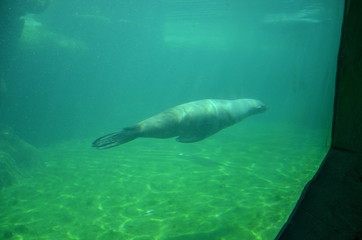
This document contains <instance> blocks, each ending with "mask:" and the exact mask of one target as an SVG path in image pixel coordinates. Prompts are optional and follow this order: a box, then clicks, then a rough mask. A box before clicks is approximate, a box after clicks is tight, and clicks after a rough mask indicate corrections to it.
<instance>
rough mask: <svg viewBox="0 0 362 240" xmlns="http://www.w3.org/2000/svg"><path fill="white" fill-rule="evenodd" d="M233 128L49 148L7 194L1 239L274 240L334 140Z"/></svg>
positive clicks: (2, 200) (0, 207)
mask: <svg viewBox="0 0 362 240" xmlns="http://www.w3.org/2000/svg"><path fill="white" fill-rule="evenodd" d="M234 131H236V130H228V131H226V132H224V133H219V134H218V135H216V136H214V137H211V138H209V139H207V140H204V141H202V142H199V143H193V144H180V143H177V142H175V141H174V140H172V139H167V140H158V139H138V140H135V141H134V142H130V143H127V144H125V145H123V146H119V147H116V148H112V149H107V150H96V149H92V148H91V147H90V142H92V139H84V140H73V141H69V142H64V143H62V144H58V145H56V146H52V147H48V148H46V149H42V151H43V153H44V156H45V160H46V167H45V168H43V169H41V170H40V171H38V172H37V173H36V174H35V176H34V177H32V178H27V179H25V180H24V181H23V182H21V183H20V184H18V185H16V186H13V187H10V188H7V189H5V190H3V191H2V192H1V196H0V239H26V240H28V239H29V240H31V239H34V240H41V239H51V240H57V239H60V240H64V239H80V240H91V239H97V240H98V239H99V240H100V239H104V240H113V239H127V240H128V239H130V240H141V239H142V240H156V239H157V240H176V239H177V240H183V239H184V240H221V239H222V240H240V239H274V237H275V236H276V234H277V233H278V232H279V230H280V228H281V227H282V226H283V224H284V223H285V221H286V220H287V218H288V216H289V214H290V212H291V211H292V209H293V207H294V205H295V203H296V201H297V200H298V198H299V195H300V193H301V191H302V190H303V187H304V186H305V184H306V183H307V182H308V181H309V180H310V179H311V178H312V176H313V175H314V174H315V172H316V170H317V169H318V167H319V165H320V163H321V162H322V160H323V158H324V156H325V154H326V152H327V150H328V148H329V147H328V144H327V143H326V141H325V140H323V139H324V138H323V137H321V136H320V133H318V132H312V131H307V132H306V131H305V130H303V129H299V130H298V129H273V130H270V131H269V132H267V133H266V132H265V131H261V130H260V131H253V132H252V133H253V134H249V135H248V134H243V135H241V136H239V135H237V134H235V133H234Z"/></svg>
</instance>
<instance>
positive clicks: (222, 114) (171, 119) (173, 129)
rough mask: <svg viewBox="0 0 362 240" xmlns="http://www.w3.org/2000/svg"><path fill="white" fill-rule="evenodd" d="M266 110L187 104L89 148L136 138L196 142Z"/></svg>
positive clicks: (227, 103)
mask: <svg viewBox="0 0 362 240" xmlns="http://www.w3.org/2000/svg"><path fill="white" fill-rule="evenodd" d="M265 110H266V106H265V104H264V103H262V102H261V101H259V100H255V99H236V100H223V99H204V100H198V101H194V102H188V103H184V104H181V105H178V106H175V107H173V108H170V109H168V110H166V111H164V112H161V113H159V114H157V115H154V116H153V117H150V118H148V119H146V120H143V121H141V122H139V123H137V124H135V125H133V126H130V127H126V128H123V129H122V130H121V131H120V132H116V133H111V134H107V135H105V136H103V137H100V138H98V139H97V140H95V141H94V142H93V144H92V146H93V147H95V148H98V149H105V148H110V147H114V146H117V145H120V144H124V143H127V142H129V141H132V140H134V139H136V138H139V137H143V138H171V137H177V138H176V140H177V141H178V142H182V143H191V142H197V141H201V140H203V139H205V138H207V137H209V136H211V135H213V134H215V133H217V132H218V131H220V130H222V129H224V128H226V127H229V126H231V125H233V124H235V123H237V122H240V121H241V120H242V119H244V118H246V117H248V116H251V115H254V114H257V113H262V112H264V111H265Z"/></svg>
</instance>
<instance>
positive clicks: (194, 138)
mask: <svg viewBox="0 0 362 240" xmlns="http://www.w3.org/2000/svg"><path fill="white" fill-rule="evenodd" d="M205 138H206V137H205V136H179V137H178V138H176V141H177V142H181V143H193V142H198V141H201V140H203V139H205Z"/></svg>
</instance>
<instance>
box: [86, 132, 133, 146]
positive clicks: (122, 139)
mask: <svg viewBox="0 0 362 240" xmlns="http://www.w3.org/2000/svg"><path fill="white" fill-rule="evenodd" d="M136 138H138V131H137V128H136V127H128V128H124V129H123V130H122V131H120V132H116V133H111V134H107V135H105V136H103V137H100V138H98V139H97V140H95V141H94V142H93V143H92V146H93V147H95V148H97V149H106V148H111V147H115V146H117V145H120V144H123V143H126V142H129V141H132V140H134V139H136Z"/></svg>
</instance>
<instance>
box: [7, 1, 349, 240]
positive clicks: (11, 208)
mask: <svg viewBox="0 0 362 240" xmlns="http://www.w3.org/2000/svg"><path fill="white" fill-rule="evenodd" d="M19 2H21V1H19ZM25 2H27V4H30V3H33V4H38V5H37V6H39V5H41V6H46V7H44V9H43V11H41V12H40V11H39V13H38V12H37V11H33V12H35V13H28V14H23V15H22V16H20V17H19V19H20V21H21V23H22V24H23V25H21V24H20V25H21V28H20V29H21V34H19V37H18V40H17V41H16V42H15V41H12V40H11V41H9V42H11V43H14V44H10V45H9V46H13V48H7V49H12V51H10V50H9V51H6V52H4V53H6V54H3V56H2V58H1V59H0V63H1V67H0V70H1V73H0V101H1V102H0V130H1V131H0V144H1V145H0V176H1V181H2V185H7V186H6V187H3V188H2V189H1V192H0V239H34V240H35V239H37V240H38V239H79V240H83V239H84V240H86V239H105V240H106V239H132V240H152V239H154V240H176V239H177V240H182V239H185V240H196V239H197V240H219V239H220V240H221V239H223V240H239V239H250V240H251V239H273V238H274V237H275V236H276V235H277V233H278V232H279V230H280V229H281V227H282V226H283V224H284V223H285V222H286V221H287V219H288V216H289V214H290V213H291V211H292V210H293V208H294V206H295V204H296V202H297V200H298V198H299V196H300V194H301V192H302V190H303V188H304V186H305V185H306V184H307V183H308V181H309V180H310V179H311V178H312V177H313V175H314V174H315V172H316V171H317V169H318V167H319V165H320V164H321V162H322V160H323V158H324V156H325V154H326V153H327V151H328V149H329V147H330V136H331V124H332V114H333V101H334V85H335V73H336V63H337V54H338V47H339V41H340V30H341V24H342V19H343V8H344V1H342V0H317V1H316V0H294V1H293V0H275V1H267V0H257V1H244V0H229V1H226V0H220V1H213V0H194V1H191V0H183V1H181V0H155V1H146V0H138V1H131V0H110V1H101V0H91V1H90V0H76V1H75V0H62V1H61V0H53V1H46V0H38V1H35V0H33V1H25ZM3 7H4V5H3ZM28 7H29V6H28ZM3 9H5V8H3ZM7 9H9V8H7ZM14 9H15V8H14ZM33 9H34V8H33ZM10 12H11V11H10ZM12 13H13V12H12ZM20 25H19V26H20ZM16 26H18V25H16ZM16 26H15V25H14V26H13V25H7V27H8V28H9V29H11V28H15V27H16ZM4 29H5V28H4ZM9 32H10V30H9ZM2 36H5V35H2ZM4 42H6V39H5V40H4ZM5 57H6V61H5V60H3V59H5ZM205 98H213V99H237V98H254V99H259V100H261V101H263V102H264V103H266V104H267V106H268V110H267V111H266V112H264V113H262V114H258V115H255V116H251V117H249V118H246V119H245V120H243V121H242V122H240V123H238V124H236V125H234V126H231V127H229V128H227V129H224V130H222V131H221V132H219V133H217V134H216V135H213V136H211V137H209V138H207V139H205V140H203V141H200V142H196V143H187V144H183V143H178V142H176V141H175V140H174V139H150V138H149V139H146V138H145V139H136V140H135V141H132V142H129V143H127V144H126V145H121V146H119V147H116V148H112V149H107V150H96V149H93V148H92V147H91V143H92V142H93V141H94V140H95V139H96V138H98V137H100V136H102V135H104V134H107V133H110V132H115V131H119V130H121V129H122V128H123V127H126V126H130V125H133V124H134V123H137V122H139V121H141V120H143V119H146V118H148V117H150V116H152V115H154V114H157V113H159V112H161V111H163V110H165V109H168V108H170V107H173V106H176V105H178V104H182V103H185V102H189V101H194V100H199V99H205ZM26 159H30V160H31V164H30V162H29V161H30V160H29V161H27V160H26ZM7 177H9V178H11V177H14V178H15V179H16V181H14V183H13V184H10V183H8V180H6V179H7ZM5 183H7V184H5Z"/></svg>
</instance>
